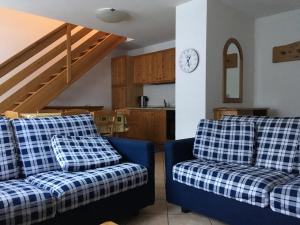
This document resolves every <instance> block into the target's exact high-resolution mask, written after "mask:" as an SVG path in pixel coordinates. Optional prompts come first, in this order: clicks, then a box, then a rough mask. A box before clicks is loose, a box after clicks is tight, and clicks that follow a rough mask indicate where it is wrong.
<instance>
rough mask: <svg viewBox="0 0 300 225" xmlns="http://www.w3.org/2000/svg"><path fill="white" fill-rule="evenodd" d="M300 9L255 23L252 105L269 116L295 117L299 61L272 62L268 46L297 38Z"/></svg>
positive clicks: (299, 107) (299, 104) (298, 103)
mask: <svg viewBox="0 0 300 225" xmlns="http://www.w3.org/2000/svg"><path fill="white" fill-rule="evenodd" d="M299 38H300V10H295V11H290V12H285V13H281V14H277V15H273V16H269V17H264V18H260V19H257V20H256V22H255V85H254V86H255V91H254V104H255V106H257V107H269V108H270V109H271V113H272V115H277V116H299V115H300V101H299V84H300V72H299V71H300V62H299V61H294V62H284V63H272V49H273V47H275V46H280V45H286V44H290V43H292V42H296V41H299V40H300V39H299Z"/></svg>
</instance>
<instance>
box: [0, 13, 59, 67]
mask: <svg viewBox="0 0 300 225" xmlns="http://www.w3.org/2000/svg"><path fill="white" fill-rule="evenodd" d="M61 24H62V22H61V21H57V20H51V19H48V18H44V17H39V16H34V15H31V14H27V13H21V12H17V11H14V10H10V9H5V8H0V31H1V36H0V63H2V62H4V61H5V60H7V59H8V58H10V57H12V56H13V55H15V54H16V53H18V52H20V51H21V50H23V49H24V48H25V47H27V46H28V45H30V44H32V43H33V42H35V41H36V40H38V39H39V38H41V37H43V36H44V35H45V34H47V33H49V32H50V31H52V30H54V29H55V28H56V27H58V26H60V25H61Z"/></svg>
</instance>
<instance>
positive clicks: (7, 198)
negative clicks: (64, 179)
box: [0, 180, 56, 225]
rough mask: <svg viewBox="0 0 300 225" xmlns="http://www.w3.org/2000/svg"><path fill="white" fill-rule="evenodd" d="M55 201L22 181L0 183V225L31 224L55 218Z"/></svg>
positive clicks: (47, 193) (44, 192) (45, 192)
mask: <svg viewBox="0 0 300 225" xmlns="http://www.w3.org/2000/svg"><path fill="white" fill-rule="evenodd" d="M55 212H56V200H55V198H54V197H52V196H51V194H50V193H49V192H48V191H44V190H41V189H39V188H37V187H35V186H33V185H31V184H28V183H26V182H25V181H24V180H9V181H2V182H0V224H6V225H10V224H11V225H18V224H33V223H37V222H41V221H44V220H47V219H50V218H53V217H54V216H55Z"/></svg>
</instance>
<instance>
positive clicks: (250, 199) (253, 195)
mask: <svg viewBox="0 0 300 225" xmlns="http://www.w3.org/2000/svg"><path fill="white" fill-rule="evenodd" d="M294 177H295V175H293V174H288V173H284V172H281V171H277V170H269V169H263V168H258V167H251V166H247V165H239V164H233V163H226V162H213V161H202V160H199V159H198V160H192V161H186V162H181V163H178V164H176V165H175V166H174V167H173V180H174V181H177V182H179V183H183V184H186V185H188V186H192V187H195V188H199V189H201V190H204V191H208V192H213V193H215V194H218V195H222V196H224V197H228V198H232V199H236V200H238V201H240V202H246V203H249V204H252V205H256V206H259V207H262V208H263V207H267V206H268V205H269V202H270V197H269V193H270V191H271V190H272V189H273V188H274V187H275V186H276V185H278V184H282V183H285V182H287V181H289V180H291V179H293V178H294Z"/></svg>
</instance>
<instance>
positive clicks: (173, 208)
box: [167, 203, 184, 215]
mask: <svg viewBox="0 0 300 225" xmlns="http://www.w3.org/2000/svg"><path fill="white" fill-rule="evenodd" d="M167 208H168V214H169V215H178V214H179V215H184V214H183V213H182V212H181V207H180V206H177V205H173V204H170V203H167Z"/></svg>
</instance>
